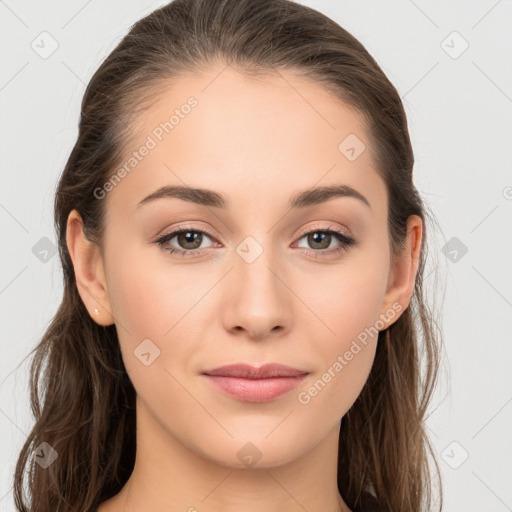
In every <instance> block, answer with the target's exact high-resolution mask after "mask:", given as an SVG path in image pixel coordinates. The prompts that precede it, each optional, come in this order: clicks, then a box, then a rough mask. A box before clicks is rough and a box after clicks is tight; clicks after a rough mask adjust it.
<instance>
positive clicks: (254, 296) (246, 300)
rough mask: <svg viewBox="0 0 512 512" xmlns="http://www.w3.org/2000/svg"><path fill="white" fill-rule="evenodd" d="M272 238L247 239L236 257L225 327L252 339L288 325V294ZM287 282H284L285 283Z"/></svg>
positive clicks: (250, 237) (238, 247)
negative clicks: (277, 327)
mask: <svg viewBox="0 0 512 512" xmlns="http://www.w3.org/2000/svg"><path fill="white" fill-rule="evenodd" d="M270 240H271V236H269V235H268V234H267V235H264V236H260V237H259V240H258V239H256V237H253V236H247V237H246V238H245V239H243V240H242V242H241V243H240V244H239V245H238V246H237V247H236V249H235V251H236V254H233V257H234V260H233V267H234V268H233V270H232V272H231V273H230V274H231V276H230V282H229V294H228V295H229V297H228V298H227V302H226V303H225V306H226V310H225V313H226V317H225V320H226V322H227V325H226V327H227V328H228V329H233V328H240V327H242V328H244V329H246V330H247V331H249V332H250V333H251V334H252V335H253V336H264V335H265V333H267V332H269V331H270V330H272V329H273V328H274V327H276V326H280V327H283V326H285V325H286V324H287V322H288V320H287V310H288V306H287V297H286V296H287V294H288V293H289V292H288V291H287V288H286V286H285V285H284V284H283V282H282V281H281V279H280V273H281V271H280V270H279V269H280V268H282V265H280V263H279V261H278V254H277V252H278V251H276V250H274V249H273V248H272V247H271V246H270V245H271V242H270ZM283 280H285V279H283Z"/></svg>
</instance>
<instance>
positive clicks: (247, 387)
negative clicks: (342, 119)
mask: <svg viewBox="0 0 512 512" xmlns="http://www.w3.org/2000/svg"><path fill="white" fill-rule="evenodd" d="M202 375H203V376H204V377H206V378H207V380H208V381H209V382H210V383H211V384H212V385H213V386H214V387H215V388H216V389H217V390H220V391H222V392H223V393H224V394H225V395H228V396H230V397H233V398H236V399H237V400H241V401H243V402H259V403H261V402H269V401H271V400H275V399H277V398H279V397H281V396H283V395H285V394H286V393H288V392H290V391H291V390H293V389H294V388H296V387H297V386H298V385H299V384H300V383H301V382H302V381H303V380H304V379H305V378H306V376H307V375H309V372H308V371H304V370H299V369H297V368H292V367H291V366H285V365H281V364H275V363H273V364H266V365H263V366H261V367H255V366H251V365H247V364H235V365H227V366H222V367H219V368H214V369H212V370H207V371H205V372H203V373H202Z"/></svg>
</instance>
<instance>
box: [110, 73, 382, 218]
mask: <svg viewBox="0 0 512 512" xmlns="http://www.w3.org/2000/svg"><path fill="white" fill-rule="evenodd" d="M131 129H132V133H134V134H135V142H134V144H133V145H132V147H130V151H129V152H128V154H126V157H125V159H124V160H123V162H122V164H121V166H122V165H124V167H125V169H126V170H127V171H128V172H125V173H123V174H124V177H123V179H122V180H121V181H120V182H119V184H117V185H116V186H115V187H114V190H112V192H109V194H108V196H107V197H108V201H109V203H110V205H111V206H112V207H115V208H121V209H123V210H124V211H127V210H129V209H134V208H135V206H136V204H137V203H138V202H139V201H140V200H141V199H142V198H143V197H145V196H146V195H147V194H149V193H151V192H153V191H154V190H155V189H156V188H158V187H160V186H162V185H167V184H176V185H190V186H197V187H199V186H200V187H202V188H209V189H214V190H220V191H222V193H223V195H225V196H227V197H231V196H234V197H235V198H236V197H238V198H239V203H240V204H247V201H248V200H249V201H251V200H252V201H254V200H256V198H257V197H258V194H265V195H266V196H267V197H268V195H269V192H272V194H273V195H275V196H277V195H279V194H281V195H284V196H285V199H286V200H287V199H288V198H289V196H290V195H291V194H292V192H293V190H294V189H296V190H302V189H305V188H309V187H313V186H314V185H329V184H331V183H343V184H347V185H349V186H352V187H354V188H356V189H358V190H361V189H365V190H366V193H365V195H366V196H367V197H368V195H370V196H371V195H372V194H378V193H380V192H382V190H383V184H382V183H380V178H379V176H378V175H377V173H376V171H375V170H374V169H373V166H374V163H373V159H372V157H371V148H370V141H369V140H368V136H367V132H366V129H365V126H364V121H363V118H362V116H361V115H360V114H359V113H358V112H357V111H355V110H354V109H353V108H352V107H350V106H348V105H346V104H345V103H343V102H342V101H341V100H339V99H338V98H336V97H335V96H334V95H333V94H332V93H330V92H329V91H328V90H327V89H325V88H324V87H322V86H321V84H319V83H315V82H312V81H310V80H308V79H306V78H303V77H299V76H296V75H294V74H292V73H289V72H283V71H281V70H280V71H279V72H278V73H277V72H275V73H272V74H270V75H264V76H263V75H262V76H257V77H247V76H244V75H242V74H240V73H239V72H238V71H236V70H234V69H233V68H232V67H231V66H227V67H225V68H219V69H215V70H211V71H208V72H206V71H205V72H204V73H201V74H186V75H183V76H180V78H178V79H173V80H172V81H169V82H161V83H160V84H159V86H158V87H156V88H155V96H154V99H153V101H152V102H151V104H150V105H149V106H148V107H147V108H145V109H144V110H143V111H142V113H141V114H139V115H138V116H137V117H136V119H135V120H134V122H133V125H132V127H131ZM346 141H348V142H346ZM144 146H145V147H146V148H150V149H146V150H144V151H143V150H142V149H143V147H144ZM347 146H353V147H355V150H356V151H357V152H358V153H359V154H358V155H356V156H357V158H355V159H354V158H353V152H352V158H347V154H346V149H347ZM362 148H365V149H362ZM349 149H350V148H349ZM132 152H133V153H136V156H133V154H132ZM141 153H144V155H143V156H141ZM130 155H132V156H130ZM348 156H349V157H350V156H351V154H349V155H348ZM129 160H130V162H129ZM128 162H129V163H128ZM121 166H119V167H121ZM363 193H364V192H363Z"/></svg>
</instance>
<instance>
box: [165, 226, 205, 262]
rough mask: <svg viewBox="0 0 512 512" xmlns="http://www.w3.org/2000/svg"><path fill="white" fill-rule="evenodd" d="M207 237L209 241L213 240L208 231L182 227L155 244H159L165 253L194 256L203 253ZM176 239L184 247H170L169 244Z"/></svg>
mask: <svg viewBox="0 0 512 512" xmlns="http://www.w3.org/2000/svg"><path fill="white" fill-rule="evenodd" d="M205 236H206V237H207V238H209V239H213V237H212V236H211V235H209V234H208V233H207V232H206V231H203V230H202V229H197V228H194V227H180V228H177V229H174V230H173V231H171V232H170V233H167V234H166V235H163V236H162V237H160V238H159V239H158V240H156V242H155V243H157V244H158V246H159V247H161V248H162V249H163V250H164V251H167V252H169V253H171V254H180V255H183V256H185V255H186V256H189V255H194V254H196V253H197V252H202V251H201V250H202V249H205V247H204V246H203V247H202V244H203V241H204V238H205ZM174 238H176V242H177V243H178V244H179V245H180V246H182V247H183V249H182V248H180V247H173V246H170V245H169V242H171V240H173V239H174Z"/></svg>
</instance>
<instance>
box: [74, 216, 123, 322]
mask: <svg viewBox="0 0 512 512" xmlns="http://www.w3.org/2000/svg"><path fill="white" fill-rule="evenodd" d="M66 243H67V247H68V252H69V255H70V258H71V261H72V262H73V269H74V271H75V278H76V284H77V289H78V293H79V294H80V297H81V298H82V301H83V303H84V305H85V307H86V308H87V310H88V311H89V314H90V315H91V317H92V318H93V320H94V321H95V322H96V323H98V324H100V325H103V326H107V325H112V324H113V323H114V318H113V316H112V309H111V307H110V300H109V297H108V291H107V286H106V279H105V273H104V268H103V260H102V258H101V254H100V251H99V247H98V246H97V245H95V244H93V243H91V242H90V241H89V240H87V238H86V237H85V235H84V232H83V221H82V218H81V217H80V214H79V213H78V212H77V211H76V210H73V211H71V213H70V214H69V216H68V222H67V227H66ZM96 311H97V312H96Z"/></svg>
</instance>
